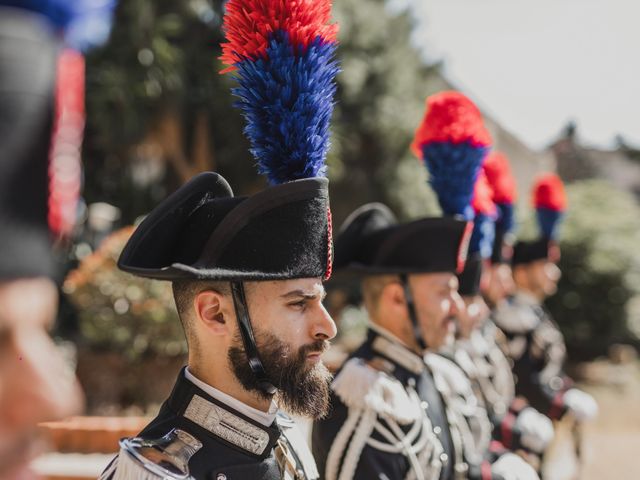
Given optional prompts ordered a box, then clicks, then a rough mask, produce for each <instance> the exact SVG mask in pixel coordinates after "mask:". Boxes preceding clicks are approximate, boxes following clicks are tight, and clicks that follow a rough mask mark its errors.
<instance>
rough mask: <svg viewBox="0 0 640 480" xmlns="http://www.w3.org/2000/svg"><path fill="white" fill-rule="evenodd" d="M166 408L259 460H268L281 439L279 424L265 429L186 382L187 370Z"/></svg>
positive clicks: (191, 383)
mask: <svg viewBox="0 0 640 480" xmlns="http://www.w3.org/2000/svg"><path fill="white" fill-rule="evenodd" d="M207 390H209V389H207ZM167 406H168V407H169V409H170V410H171V411H173V413H174V414H175V415H178V416H180V417H183V418H185V419H186V420H188V421H190V422H191V423H193V424H195V425H197V427H198V428H199V429H202V430H204V433H205V434H207V435H210V436H212V437H215V438H216V439H218V440H220V441H222V442H223V443H225V444H227V445H229V446H231V447H233V448H235V449H237V450H240V451H242V452H243V453H246V454H249V455H253V456H255V457H258V458H265V457H267V456H268V455H269V453H270V452H271V450H273V448H274V446H275V444H276V442H277V441H278V438H279V437H280V430H279V428H278V425H277V422H275V421H274V422H272V423H271V425H268V426H265V425H263V424H261V423H260V422H258V421H256V420H255V419H253V418H251V417H249V416H247V415H246V414H244V413H243V412H240V411H238V410H237V409H235V408H234V407H233V406H231V405H229V404H227V403H225V402H224V401H221V400H220V399H219V398H216V397H214V396H212V395H210V393H208V392H207V391H206V390H204V389H202V388H200V387H199V386H198V385H196V384H195V383H193V382H192V381H189V380H188V379H187V377H186V368H185V369H183V370H182V371H181V372H180V375H179V376H178V380H177V381H176V384H175V386H174V387H173V391H172V392H171V395H170V397H169V399H168V400H167Z"/></svg>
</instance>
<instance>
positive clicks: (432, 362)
mask: <svg viewBox="0 0 640 480" xmlns="http://www.w3.org/2000/svg"><path fill="white" fill-rule="evenodd" d="M424 359H425V362H426V363H427V365H429V366H430V367H431V369H432V370H433V373H434V380H435V381H436V386H437V387H438V388H440V385H438V384H439V383H440V382H438V380H437V379H438V377H442V379H443V380H444V381H445V382H446V385H443V388H446V389H447V390H449V391H450V392H451V393H456V394H459V395H467V394H468V393H469V392H470V391H471V384H470V383H469V378H468V377H467V375H466V374H465V373H464V371H463V370H462V369H461V368H460V367H459V366H458V365H457V364H456V363H455V362H453V361H451V360H450V359H448V358H445V357H443V356H442V355H438V354H435V353H428V354H427V355H425V358H424Z"/></svg>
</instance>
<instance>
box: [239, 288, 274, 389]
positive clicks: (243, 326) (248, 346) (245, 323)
mask: <svg viewBox="0 0 640 480" xmlns="http://www.w3.org/2000/svg"><path fill="white" fill-rule="evenodd" d="M230 283H231V295H232V296H233V305H234V307H235V309H236V317H237V318H238V327H239V328H240V335H241V336H242V343H243V345H244V351H245V352H246V354H247V359H248V360H249V368H251V371H252V372H253V374H254V375H255V376H256V378H257V379H258V386H259V388H260V390H262V391H263V392H264V393H266V394H268V395H273V394H274V393H276V387H274V386H273V385H272V384H271V382H270V381H269V380H268V379H267V373H266V372H265V370H264V366H263V365H262V360H260V355H258V347H257V346H256V338H255V336H254V335H253V327H252V326H251V319H250V318H249V309H248V308H247V299H246V297H245V293H244V285H243V284H242V282H230Z"/></svg>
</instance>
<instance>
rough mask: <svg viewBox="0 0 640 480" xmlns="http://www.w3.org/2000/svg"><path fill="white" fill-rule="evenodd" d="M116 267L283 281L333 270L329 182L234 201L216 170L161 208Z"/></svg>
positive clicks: (153, 273)
mask: <svg viewBox="0 0 640 480" xmlns="http://www.w3.org/2000/svg"><path fill="white" fill-rule="evenodd" d="M118 266H119V267H120V268H121V269H122V270H124V271H127V272H130V273H133V274H135V275H139V276H143V277H149V278H155V279H160V280H179V279H202V280H205V279H208V280H234V281H250V280H284V279H291V278H312V277H323V278H324V277H327V276H328V274H329V273H330V271H331V232H330V220H329V198H328V181H327V180H326V179H325V178H309V179H303V180H297V181H292V182H288V183H284V184H281V185H276V186H273V187H269V188H267V189H266V190H264V191H262V192H259V193H257V194H255V195H253V196H251V197H234V196H233V192H232V190H231V188H230V187H229V184H228V183H227V182H226V180H225V179H224V178H223V177H222V176H220V175H218V174H216V173H213V172H207V173H202V174H200V175H198V176H196V177H194V178H193V179H192V180H191V181H189V182H188V183H186V184H185V185H184V186H182V187H181V188H180V189H178V190H177V191H176V192H175V193H173V194H172V195H171V196H169V197H168V198H167V199H166V200H165V201H164V202H162V203H161V204H160V205H159V206H158V207H156V208H155V209H154V210H153V211H152V212H151V213H150V214H149V215H148V216H147V217H146V218H145V220H144V221H143V222H142V223H141V224H140V225H139V226H138V228H137V229H136V231H135V232H134V234H133V236H132V237H131V239H130V240H129V242H128V243H127V245H126V247H125V249H124V251H123V252H122V255H121V256H120V259H119V262H118Z"/></svg>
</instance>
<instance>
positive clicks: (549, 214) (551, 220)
mask: <svg viewBox="0 0 640 480" xmlns="http://www.w3.org/2000/svg"><path fill="white" fill-rule="evenodd" d="M536 216H537V218H538V225H539V226H540V230H541V232H542V236H543V237H544V238H546V239H549V240H555V239H556V237H557V236H558V230H559V229H560V220H561V219H562V217H563V212H559V211H557V210H551V209H550V208H537V209H536Z"/></svg>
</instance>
